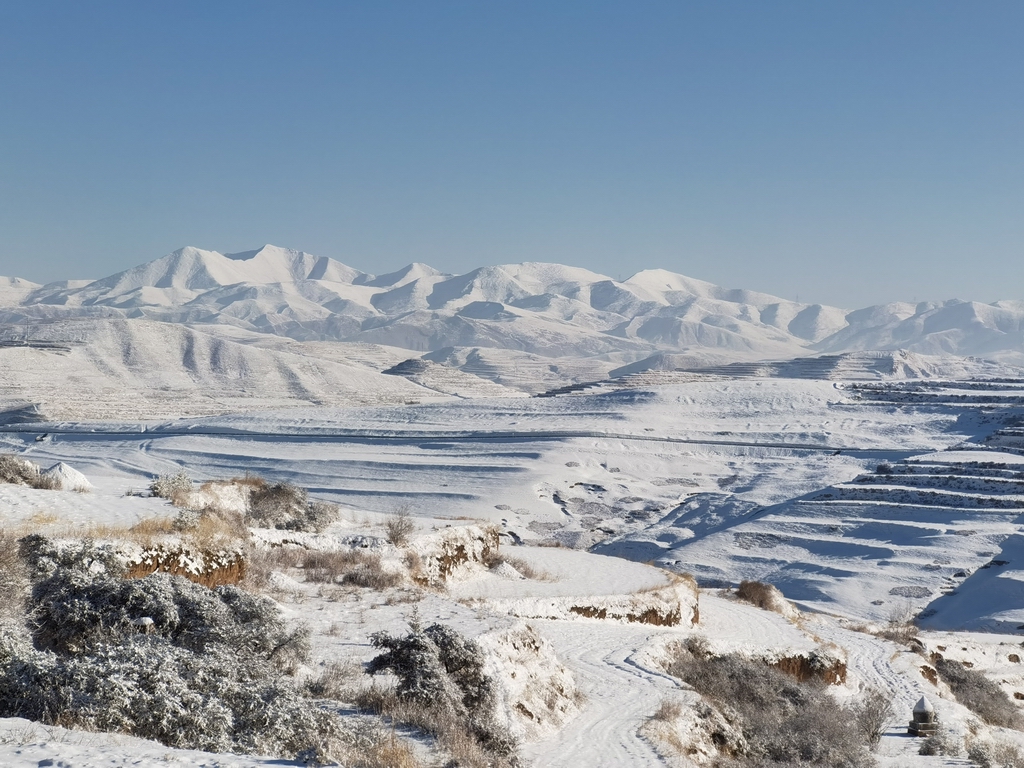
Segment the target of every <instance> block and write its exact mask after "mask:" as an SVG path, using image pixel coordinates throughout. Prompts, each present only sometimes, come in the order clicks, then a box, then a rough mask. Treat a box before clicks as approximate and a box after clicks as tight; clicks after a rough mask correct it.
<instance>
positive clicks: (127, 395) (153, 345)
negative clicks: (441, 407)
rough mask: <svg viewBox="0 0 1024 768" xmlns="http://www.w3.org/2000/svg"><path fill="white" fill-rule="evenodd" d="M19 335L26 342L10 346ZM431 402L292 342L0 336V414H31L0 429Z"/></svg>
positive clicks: (105, 325) (12, 329) (113, 325)
mask: <svg viewBox="0 0 1024 768" xmlns="http://www.w3.org/2000/svg"><path fill="white" fill-rule="evenodd" d="M210 330H211V331H217V329H216V328H211V329H210ZM26 332H27V333H26ZM26 335H27V336H28V337H29V338H30V339H31V341H29V342H27V343H24V344H21V345H16V346H9V345H10V344H12V343H13V342H19V341H24V337H25V336H26ZM289 345H290V346H291V347H293V348H291V349H289V348H288V346H289ZM391 359H392V360H394V357H393V356H391ZM462 376H464V377H467V378H473V377H470V376H469V374H462ZM481 384H483V385H489V386H490V387H492V388H494V387H496V385H494V384H492V383H491V382H481ZM438 397H444V395H443V394H442V393H441V392H438V391H437V390H436V389H435V388H426V387H424V386H422V385H419V384H416V383H414V382H412V381H409V380H407V379H405V378H402V377H400V376H385V375H383V374H381V373H379V372H378V371H377V370H375V369H374V368H373V367H368V366H366V365H361V364H359V363H356V362H344V361H340V360H329V359H323V358H317V357H315V356H313V355H312V354H309V350H306V349H305V348H304V347H303V345H302V344H299V343H297V342H294V341H289V342H288V345H285V346H284V348H278V349H266V348H261V347H259V346H255V345H252V344H246V343H243V342H242V340H240V339H238V340H233V339H229V338H224V337H222V336H220V335H218V334H217V333H205V332H203V331H201V330H197V329H194V328H188V327H185V326H176V325H171V324H168V323H155V322H151V321H147V320H137V319H126V318H82V319H80V318H73V319H69V320H60V321H55V322H42V323H37V324H28V325H21V326H4V327H3V328H0V411H2V412H7V411H19V412H20V411H24V410H25V407H26V406H25V404H26V403H32V404H34V408H33V409H31V410H32V413H33V417H32V419H26V418H24V415H23V414H22V415H20V416H18V418H14V419H6V420H7V421H12V420H13V421H25V420H39V419H47V420H65V419H67V420H80V419H108V420H110V419H167V418H176V417H179V416H188V415H192V416H198V415H206V414H219V413H230V412H239V411H247V410H253V409H266V408H281V407H292V406H312V405H332V406H339V405H340V406H347V405H376V404H385V405H387V404H402V403H406V402H410V401H417V402H418V401H420V400H423V399H427V400H430V399H436V398H438ZM3 420H4V419H3V414H2V413H0V421H3Z"/></svg>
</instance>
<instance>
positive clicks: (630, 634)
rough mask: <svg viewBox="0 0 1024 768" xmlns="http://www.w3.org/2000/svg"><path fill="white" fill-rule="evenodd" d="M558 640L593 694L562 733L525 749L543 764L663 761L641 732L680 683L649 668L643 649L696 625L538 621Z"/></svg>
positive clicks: (563, 657) (531, 758) (568, 661)
mask: <svg viewBox="0 0 1024 768" xmlns="http://www.w3.org/2000/svg"><path fill="white" fill-rule="evenodd" d="M531 623H534V624H536V625H537V626H538V628H539V629H540V631H541V633H542V634H543V635H544V636H545V637H546V638H548V639H549V640H550V641H551V643H552V644H553V645H554V647H555V651H556V653H557V654H558V657H559V659H560V660H561V661H562V662H563V663H564V664H565V665H566V666H568V667H569V668H570V669H572V671H573V673H574V674H575V675H576V682H577V685H578V686H579V687H580V690H582V691H583V693H585V694H586V696H587V700H586V702H585V703H584V704H583V708H582V711H581V712H580V714H579V715H577V716H576V717H575V718H574V719H573V720H571V721H570V722H569V723H568V724H567V725H566V726H565V727H564V728H563V729H562V730H561V731H559V732H558V733H557V734H555V735H553V736H551V737H550V738H548V739H545V740H544V741H541V742H536V743H533V744H528V745H526V746H525V747H524V748H523V756H524V758H526V759H527V760H528V761H529V762H530V763H531V764H532V765H534V766H537V768H541V767H542V766H561V765H587V766H622V765H628V766H631V768H632V766H641V767H642V766H662V765H665V762H664V761H663V760H662V759H661V758H660V757H659V756H658V754H657V752H655V751H654V749H653V748H652V747H651V746H650V744H648V743H647V742H646V741H644V740H643V739H642V738H641V737H640V733H639V730H640V727H641V726H642V725H643V724H644V722H645V721H646V720H647V718H648V717H649V716H650V715H651V714H652V713H653V712H654V710H655V709H657V707H658V704H660V703H661V700H662V699H663V698H664V697H665V696H667V695H669V694H670V693H672V692H673V691H676V690H678V689H679V685H678V684H677V683H676V681H675V680H673V679H672V678H671V677H669V676H668V675H665V674H663V673H660V672H657V671H654V670H648V669H646V668H645V667H644V666H643V665H642V664H641V663H640V662H639V661H637V659H636V658H635V656H636V653H637V652H638V651H639V650H641V649H642V648H643V647H644V646H646V645H647V644H648V643H649V642H650V641H651V640H652V639H653V638H655V637H658V636H664V635H677V636H678V637H680V638H682V637H686V636H687V635H688V634H690V631H689V630H665V629H661V630H659V629H656V628H653V627H637V626H628V625H626V626H623V625H620V624H613V623H612V622H603V623H600V624H599V623H597V622H582V621H581V622H559V621H537V622H531Z"/></svg>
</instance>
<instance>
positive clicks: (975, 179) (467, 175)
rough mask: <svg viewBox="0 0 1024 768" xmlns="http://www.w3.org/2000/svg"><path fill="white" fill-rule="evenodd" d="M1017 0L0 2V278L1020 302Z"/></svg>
mask: <svg viewBox="0 0 1024 768" xmlns="http://www.w3.org/2000/svg"><path fill="white" fill-rule="evenodd" d="M1022 30H1024V3H1019V2H976V3H967V2H942V1H941V0H928V1H927V2H923V1H922V2H910V1H901V0H887V1H886V2H868V1H865V0H857V2H838V1H837V2H820V0H813V1H809V2H784V1H781V0H780V1H773V2H763V1H761V0H758V1H757V2H728V1H716V2H704V3H687V2H617V3H603V2H578V3H577V2H568V0H566V1H565V2H550V1H548V2H536V3H534V2H516V3H504V2H465V3H463V2H440V1H439V2H412V1H410V2H399V3H391V2H385V1H384V0H375V1H374V2H362V3H355V2H352V3H346V2H341V1H340V0H336V1H333V2H304V3H284V2H265V3H264V2H255V1H253V0H247V1H246V2H231V1H229V0H219V1H218V2H216V3H209V2H196V3H190V2H173V3H139V2H130V3H129V2H125V3H119V2H100V3H77V2H74V3H72V2H46V1H45V0H34V1H33V2H11V1H9V0H0V274H5V275H19V276H22V277H26V278H28V279H31V280H35V281H39V282H45V281H49V280H56V279H65V278H84V277H93V278H95V277H101V276H104V275H107V274H110V273H112V272H116V271H119V270H121V269H125V268H127V267H130V266H133V265H135V264H138V263H142V262H145V261H149V260H152V259H154V258H157V257H159V256H161V255H163V254H165V253H168V252H169V251H172V250H174V249H176V248H179V247H181V246H184V245H196V246H199V247H203V248H211V249H215V250H220V251H240V250H247V249H250V248H253V247H258V246H259V245H262V244H263V243H267V242H269V243H274V244H276V245H283V246H288V247H292V248H300V249H303V250H307V251H310V252H312V253H316V254H319V255H325V256H331V257H333V258H337V259H340V260H341V261H344V262H345V263H348V264H351V265H352V266H354V267H356V268H358V269H362V270H365V271H368V272H376V273H382V272H387V271H391V270H393V269H396V268H398V267H400V266H402V265H404V264H407V263H409V262H411V261H423V262H426V263H428V264H431V265H433V266H435V267H438V268H440V269H443V270H446V271H450V272H462V271H466V270H468V269H471V268H473V267H476V266H481V265H484V264H496V263H507V262H518V261H557V262H562V263H567V264H573V265H578V266H584V267H588V268H590V269H593V270H595V271H597V272H601V273H604V274H608V275H611V276H612V277H620V276H621V277H626V276H627V275H629V274H631V273H632V272H635V271H637V270H640V269H644V268H652V267H661V268H665V269H669V270H672V271H676V272H681V273H683V274H686V275H689V276H691V277H696V278H700V279H704V280H710V281H712V282H716V283H719V284H723V285H726V286H729V287H745V288H751V289H755V290H761V291H765V292H769V293H774V294H777V295H780V296H783V297H786V298H796V297H799V298H800V300H802V301H806V302H821V303H830V304H838V305H841V306H848V307H853V306H862V305H866V304H869V303H879V302H884V301H891V300H899V299H902V300H915V299H916V300H925V299H944V298H951V297H959V298H965V299H975V300H980V301H994V300H996V299H1024V295H1022V294H1024V289H1022V286H1024V151H1022V150H1024V46H1021V44H1020V39H1021V32H1022Z"/></svg>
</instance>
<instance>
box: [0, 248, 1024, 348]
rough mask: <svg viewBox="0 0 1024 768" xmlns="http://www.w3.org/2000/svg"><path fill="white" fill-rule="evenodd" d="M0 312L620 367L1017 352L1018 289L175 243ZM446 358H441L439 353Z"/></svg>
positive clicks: (4, 294) (27, 318) (1021, 314)
mask: <svg viewBox="0 0 1024 768" xmlns="http://www.w3.org/2000/svg"><path fill="white" fill-rule="evenodd" d="M0 305H2V309H0V322H3V323H5V324H12V323H13V324H22V323H26V322H28V323H33V321H39V320H44V321H45V320H52V319H57V318H59V319H69V318H71V317H81V316H89V317H97V316H100V317H102V316H117V317H124V318H129V319H131V318H148V319H151V320H159V321H165V322H175V323H184V324H189V325H192V326H198V325H226V326H233V327H235V328H240V329H243V330H246V331H255V332H259V333H263V334H273V335H276V336H283V337H289V338H292V339H296V340H300V341H314V340H315V341H348V342H370V343H375V344H381V345H386V346H389V347H398V348H402V349H406V350H412V351H415V352H418V353H420V354H422V353H435V354H436V353H438V352H442V353H444V352H445V351H447V350H451V349H453V348H454V349H458V348H482V349H487V348H498V349H502V350H508V351H519V352H521V353H525V354H528V355H535V356H540V357H542V358H550V357H556V358H601V359H606V360H609V361H611V362H617V363H619V364H625V363H635V362H636V361H639V360H643V359H644V358H646V357H648V356H651V355H660V357H658V358H657V359H658V360H659V361H661V362H663V361H664V354H665V353H672V354H675V355H680V356H682V357H681V358H680V359H679V360H677V362H681V363H682V364H684V365H685V364H687V363H688V364H690V365H700V364H701V363H705V362H706V363H725V362H734V361H740V360H758V359H790V358H794V357H799V356H809V355H817V354H824V353H828V354H835V353H844V352H853V351H862V350H895V349H904V350H909V351H913V352H917V353H920V354H926V355H957V356H979V357H985V358H989V359H998V360H1001V361H1003V362H1012V363H1021V362H1024V301H1000V302H996V303H994V304H982V303H977V302H970V301H959V300H951V301H945V302H941V303H920V304H911V303H894V304H886V305H880V306H874V307H868V308H864V309H858V310H853V311H848V310H844V309H839V308H836V307H829V306H822V305H820V304H810V305H808V304H800V303H797V302H792V301H787V300H785V299H781V298H778V297H775V296H770V295H767V294H762V293H756V292H753V291H747V290H732V289H725V288H721V287H718V286H715V285H712V284H711V283H707V282H703V281H700V280H694V279H691V278H688V277H684V276H682V275H677V274H673V273H671V272H666V271H664V270H644V271H641V272H638V273H637V274H635V275H633V276H632V277H630V278H629V279H627V280H624V281H621V282H620V281H616V280H612V279H611V278H609V277H606V276H604V275H599V274H596V273H594V272H590V271H588V270H586V269H580V268H576V267H568V266H563V265H559V264H544V263H524V264H511V265H503V266H489V267H481V268H479V269H475V270H473V271H471V272H468V273H466V274H464V275H448V274H443V273H441V272H439V271H437V270H435V269H433V268H431V267H429V266H426V265H424V264H410V265H409V266H407V267H405V268H404V269H401V270H399V271H397V272H393V273H390V274H386V275H370V274H366V273H364V272H360V271H358V270H355V269H353V268H351V267H348V266H346V265H344V264H342V263H340V262H337V261H334V260H332V259H329V258H324V257H317V256H313V255H311V254H308V253H303V252H301V251H294V250H288V249H284V248H278V247H275V246H270V245H268V246H264V247H263V248H261V249H259V250H254V251H247V252H244V253H234V254H221V253H218V252H216V251H206V250H201V249H198V248H192V247H188V248H182V249H181V250H178V251H175V252H174V253H171V254H168V255H167V256H164V257H163V258H160V259H157V260H155V261H152V262H149V263H147V264H142V265H140V266H138V267H134V268H132V269H128V270H126V271H124V272H120V273H118V274H115V275H111V276H110V277H106V278H103V279H100V280H95V281H92V282H87V281H65V282H59V283H51V284H48V285H37V284H34V283H31V282H28V281H26V280H22V279H19V278H0ZM442 356H443V355H442Z"/></svg>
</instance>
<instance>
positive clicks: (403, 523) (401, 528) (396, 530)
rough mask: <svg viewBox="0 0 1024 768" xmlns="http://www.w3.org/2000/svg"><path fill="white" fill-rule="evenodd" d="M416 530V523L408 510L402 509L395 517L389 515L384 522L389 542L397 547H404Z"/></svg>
mask: <svg viewBox="0 0 1024 768" xmlns="http://www.w3.org/2000/svg"><path fill="white" fill-rule="evenodd" d="M415 530H416V523H414V522H413V519H412V515H410V514H409V510H408V509H400V510H399V511H397V512H395V513H394V514H393V515H388V518H387V520H385V521H384V533H385V535H386V536H387V539H388V541H389V542H390V543H392V544H394V545H395V546H396V547H401V546H404V545H405V544H406V543H407V542H408V541H409V536H411V535H412V533H413V531H415Z"/></svg>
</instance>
